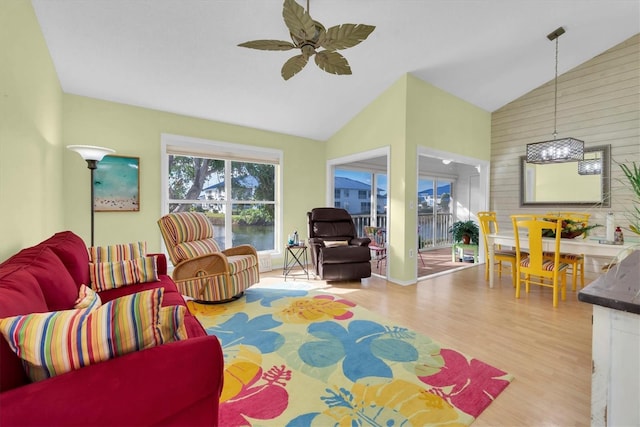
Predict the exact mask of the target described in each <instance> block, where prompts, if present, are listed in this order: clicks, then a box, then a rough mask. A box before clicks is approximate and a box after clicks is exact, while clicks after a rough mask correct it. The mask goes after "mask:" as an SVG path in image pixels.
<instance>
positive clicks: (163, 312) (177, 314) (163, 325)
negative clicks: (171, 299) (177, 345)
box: [160, 305, 187, 342]
mask: <svg viewBox="0 0 640 427" xmlns="http://www.w3.org/2000/svg"><path fill="white" fill-rule="evenodd" d="M186 311H187V308H186V307H184V306H181V305H174V306H170V307H162V308H160V329H161V330H162V336H163V337H164V339H165V342H173V341H180V340H184V339H186V338H187V328H186V327H185V325H184V314H185V312H186Z"/></svg>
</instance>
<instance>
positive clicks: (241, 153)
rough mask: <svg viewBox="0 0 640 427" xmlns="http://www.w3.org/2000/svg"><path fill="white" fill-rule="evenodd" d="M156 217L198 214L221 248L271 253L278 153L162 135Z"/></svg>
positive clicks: (275, 236)
mask: <svg viewBox="0 0 640 427" xmlns="http://www.w3.org/2000/svg"><path fill="white" fill-rule="evenodd" d="M161 145H162V153H161V157H162V162H161V164H162V174H163V179H162V180H161V182H162V213H163V214H166V213H169V212H183V211H196V212H204V213H205V214H206V215H207V217H208V218H209V221H211V223H212V224H213V227H214V238H215V240H216V241H217V242H218V244H219V246H220V247H221V248H229V247H232V246H238V245H241V244H251V245H252V246H254V247H255V248H256V250H258V251H276V250H277V249H278V248H276V245H275V242H278V241H280V240H282V239H280V236H281V229H282V227H281V221H282V220H281V218H282V213H281V207H280V200H279V198H278V195H279V194H281V191H279V190H278V188H279V185H280V184H279V183H280V182H281V177H280V173H281V168H280V165H281V162H282V151H281V150H274V149H265V148H261V147H253V146H247V145H241V144H230V143H225V142H217V141H210V140H204V139H198V138H191V137H185V136H178V135H162V144H161Z"/></svg>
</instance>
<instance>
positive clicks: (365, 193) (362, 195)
mask: <svg viewBox="0 0 640 427" xmlns="http://www.w3.org/2000/svg"><path fill="white" fill-rule="evenodd" d="M368 198H369V192H368V191H366V190H358V199H365V200H366V199H368Z"/></svg>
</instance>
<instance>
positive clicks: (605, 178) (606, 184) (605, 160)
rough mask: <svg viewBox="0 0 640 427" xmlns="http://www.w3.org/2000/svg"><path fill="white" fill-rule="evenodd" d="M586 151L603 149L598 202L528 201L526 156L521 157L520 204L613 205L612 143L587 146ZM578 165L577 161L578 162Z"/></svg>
mask: <svg viewBox="0 0 640 427" xmlns="http://www.w3.org/2000/svg"><path fill="white" fill-rule="evenodd" d="M584 151H585V153H589V152H592V151H602V180H601V181H602V188H601V194H602V197H601V199H600V201H598V202H596V201H593V202H527V201H526V200H525V192H526V191H525V171H526V168H525V163H526V159H527V158H526V156H521V157H520V206H592V207H605V208H608V207H610V206H611V145H609V144H607V145H596V146H593V147H585V149H584ZM576 165H577V162H576ZM576 169H577V167H576Z"/></svg>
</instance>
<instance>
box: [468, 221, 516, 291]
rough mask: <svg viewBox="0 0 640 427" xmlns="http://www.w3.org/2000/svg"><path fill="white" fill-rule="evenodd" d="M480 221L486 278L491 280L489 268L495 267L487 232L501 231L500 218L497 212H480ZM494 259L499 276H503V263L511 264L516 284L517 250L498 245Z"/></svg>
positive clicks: (514, 283)
mask: <svg viewBox="0 0 640 427" xmlns="http://www.w3.org/2000/svg"><path fill="white" fill-rule="evenodd" d="M478 221H479V222H480V229H481V230H482V238H483V240H484V254H485V264H484V265H485V269H484V278H485V280H489V269H490V268H493V267H495V265H494V266H491V265H489V244H488V242H487V234H495V233H498V232H499V229H498V220H497V219H496V213H495V212H478ZM494 251H495V254H494V261H495V262H496V264H497V267H498V268H497V270H498V276H499V277H502V263H503V262H508V263H509V264H511V276H512V279H513V286H514V287H515V286H516V272H517V267H516V266H517V260H516V251H514V250H509V249H502V248H501V247H500V245H497V246H496V247H495V249H494Z"/></svg>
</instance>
